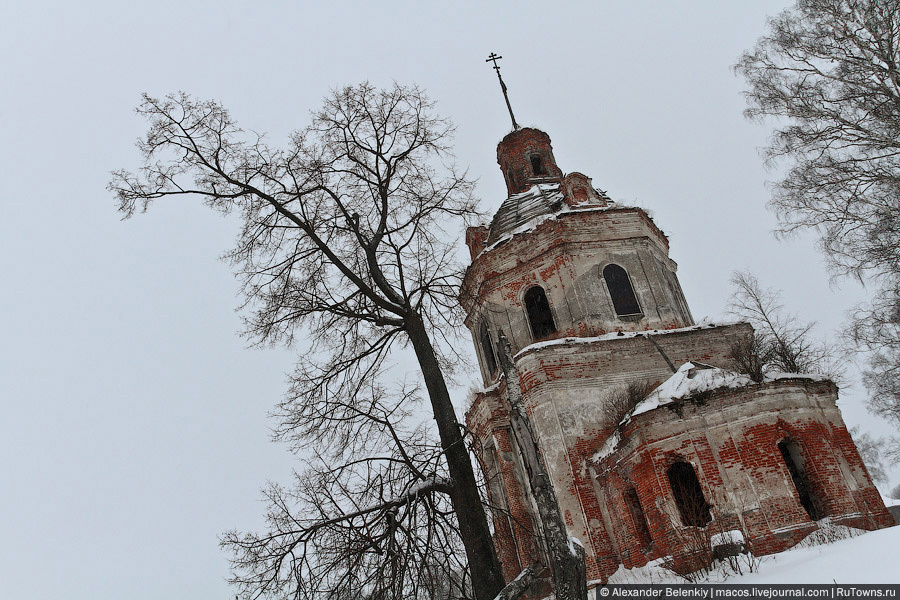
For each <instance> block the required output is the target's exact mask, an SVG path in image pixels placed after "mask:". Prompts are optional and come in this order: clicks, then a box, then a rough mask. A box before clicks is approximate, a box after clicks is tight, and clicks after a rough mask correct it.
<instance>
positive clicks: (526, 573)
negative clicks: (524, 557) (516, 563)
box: [494, 563, 544, 600]
mask: <svg viewBox="0 0 900 600" xmlns="http://www.w3.org/2000/svg"><path fill="white" fill-rule="evenodd" d="M543 568H544V567H543V566H542V565H541V564H540V563H534V564H533V565H531V566H530V567H526V568H525V569H524V570H523V571H522V572H521V573H519V576H518V577H516V578H515V579H513V580H512V581H510V582H509V583H508V584H507V586H506V587H505V588H503V590H501V592H500V593H499V594H497V597H496V598H494V600H518V598H521V597H522V594H524V593H525V592H527V591H528V588H529V587H531V584H532V582H534V578H535V577H536V576H537V575H539V574H540V572H541V570H543Z"/></svg>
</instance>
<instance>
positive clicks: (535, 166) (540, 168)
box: [531, 154, 547, 175]
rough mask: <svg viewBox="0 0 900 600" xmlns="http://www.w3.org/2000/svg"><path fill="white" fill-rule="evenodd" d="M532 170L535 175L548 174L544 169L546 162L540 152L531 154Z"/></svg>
mask: <svg viewBox="0 0 900 600" xmlns="http://www.w3.org/2000/svg"><path fill="white" fill-rule="evenodd" d="M531 172H532V173H534V174H535V175H546V174H547V172H546V171H544V163H543V161H542V160H541V156H540V155H539V154H532V155H531Z"/></svg>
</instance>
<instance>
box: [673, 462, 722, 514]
mask: <svg viewBox="0 0 900 600" xmlns="http://www.w3.org/2000/svg"><path fill="white" fill-rule="evenodd" d="M666 474H667V475H668V477H669V485H670V486H672V493H673V494H674V495H675V505H676V506H677V507H678V513H679V514H680V515H681V522H682V523H683V524H684V525H687V526H689V527H706V525H707V524H708V523H709V522H710V521H712V516H711V515H710V512H709V503H708V502H707V501H706V497H705V496H704V495H703V488H701V487H700V480H699V479H697V473H696V472H695V471H694V467H693V466H692V465H691V464H690V463H686V462H684V461H679V462H676V463H674V464H673V465H672V466H671V467H669V470H668V472H667V473H666Z"/></svg>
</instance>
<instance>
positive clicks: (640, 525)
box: [625, 487, 652, 550]
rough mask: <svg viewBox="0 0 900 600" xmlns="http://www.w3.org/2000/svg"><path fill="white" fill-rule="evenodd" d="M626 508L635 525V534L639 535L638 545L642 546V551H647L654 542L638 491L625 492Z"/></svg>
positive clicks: (629, 489)
mask: <svg viewBox="0 0 900 600" xmlns="http://www.w3.org/2000/svg"><path fill="white" fill-rule="evenodd" d="M625 506H627V507H628V512H629V514H630V515H631V522H632V523H634V532H635V535H637V540H638V544H640V547H641V550H646V549H647V548H649V547H650V544H651V542H652V539H651V538H650V528H649V527H648V526H647V517H646V516H644V509H643V508H641V501H640V499H639V498H638V494H637V490H636V489H634V488H633V487H630V488H628V489H627V490H625Z"/></svg>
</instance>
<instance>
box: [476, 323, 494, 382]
mask: <svg viewBox="0 0 900 600" xmlns="http://www.w3.org/2000/svg"><path fill="white" fill-rule="evenodd" d="M480 337H481V351H482V353H483V354H484V366H485V367H486V368H487V372H488V374H489V375H491V376H493V374H494V373H495V372H496V371H497V357H496V356H495V355H494V345H493V344H492V343H491V335H490V333H488V326H487V323H485V322H482V323H481V335H480Z"/></svg>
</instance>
